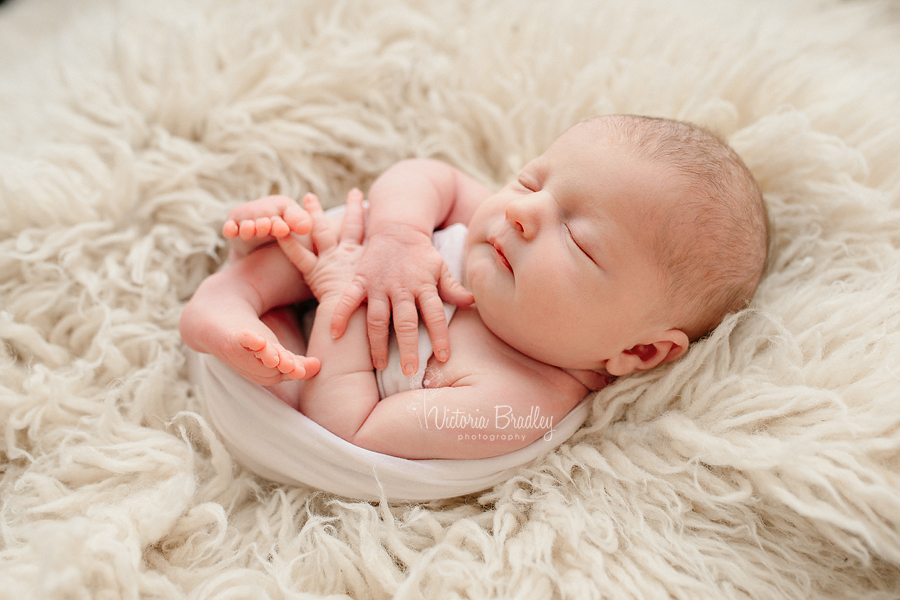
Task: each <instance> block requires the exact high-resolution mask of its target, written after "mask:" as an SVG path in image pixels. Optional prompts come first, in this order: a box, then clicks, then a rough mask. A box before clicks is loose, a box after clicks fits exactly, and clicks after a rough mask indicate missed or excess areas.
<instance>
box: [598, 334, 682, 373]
mask: <svg viewBox="0 0 900 600" xmlns="http://www.w3.org/2000/svg"><path fill="white" fill-rule="evenodd" d="M652 339H653V340H654V341H649V340H648V343H645V344H637V345H635V346H633V347H632V348H628V349H626V350H622V351H621V352H619V353H618V354H617V355H615V356H614V357H612V358H611V359H609V360H608V361H607V362H606V370H607V371H609V374H610V375H615V376H617V377H618V376H621V375H628V374H629V373H634V372H635V371H646V370H647V369H652V368H653V367H656V366H658V365H662V364H665V363H667V362H672V361H673V360H675V359H676V358H679V357H680V356H681V355H682V354H684V353H685V352H686V351H687V349H688V344H690V340H689V339H688V336H687V334H685V333H684V332H683V331H681V330H680V329H669V330H668V331H664V332H661V333H657V334H656V335H654V336H652Z"/></svg>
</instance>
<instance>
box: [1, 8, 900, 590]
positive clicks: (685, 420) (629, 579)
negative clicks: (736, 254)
mask: <svg viewBox="0 0 900 600" xmlns="http://www.w3.org/2000/svg"><path fill="white" fill-rule="evenodd" d="M676 7H677V8H676ZM614 112H627V113H642V114H650V115H660V116H666V117H675V118H681V119H688V120H692V121H695V122H698V123H701V124H703V125H706V126H708V127H711V128H714V129H716V130H718V131H719V132H720V133H721V134H722V135H724V136H725V137H727V138H728V139H729V140H730V141H731V143H732V144H733V145H734V146H735V148H737V150H738V151H739V152H740V153H741V154H742V155H743V156H744V158H745V160H746V161H747V163H748V165H749V166H750V167H751V169H752V170H753V172H754V173H755V175H756V176H757V177H758V179H759V181H760V184H761V186H762V189H763V191H764V193H765V196H766V199H767V200H768V203H769V206H770V209H771V213H772V218H773V220H774V222H775V234H774V240H773V256H772V264H771V270H770V273H769V275H768V277H767V278H766V280H765V281H764V283H763V285H762V287H761V289H760V291H759V294H758V297H757V301H756V302H755V305H754V306H753V307H752V309H751V310H748V311H747V312H746V313H744V314H741V315H739V316H737V317H735V318H732V319H729V320H728V321H727V322H726V323H725V324H724V325H723V326H722V327H721V328H720V329H718V330H717V331H716V333H715V334H714V335H713V336H712V337H711V338H709V339H707V340H705V341H703V342H701V343H698V344H697V345H696V346H695V347H694V348H693V349H692V350H691V352H690V353H689V355H688V356H687V357H686V358H685V359H683V360H681V361H679V362H677V363H676V364H674V365H672V366H670V367H667V368H665V369H662V370H659V371H656V372H653V373H650V374H646V375H643V376H639V377H631V378H627V379H624V380H622V381H620V382H618V383H616V384H615V385H613V386H611V387H609V388H607V389H606V390H604V391H603V392H602V393H600V394H599V395H598V396H597V397H596V399H595V400H594V403H593V412H592V415H591V417H590V419H589V421H588V424H587V426H586V427H585V428H583V429H582V430H581V431H580V432H579V433H577V434H576V435H575V437H574V438H572V439H571V440H570V442H569V443H568V444H566V445H564V446H562V447H561V448H560V449H559V450H558V451H557V452H555V453H553V454H551V455H549V456H547V457H546V458H545V459H543V460H539V461H538V462H536V463H534V464H531V465H528V466H527V467H525V468H522V469H521V471H520V473H519V475H518V476H516V477H515V478H513V479H512V480H510V481H508V482H506V483H504V484H501V485H498V486H497V487H496V488H494V489H493V490H489V491H487V492H485V493H483V494H479V495H473V496H470V497H466V498H461V499H452V500H448V501H444V502H435V503H432V504H426V505H419V506H408V505H388V504H368V503H360V502H349V501H343V500H341V499H340V498H335V497H331V496H328V495H326V494H323V493H316V492H313V491H310V490H307V489H298V488H286V487H278V486H275V485H273V484H270V483H267V482H266V481H263V480H260V479H256V478H254V477H252V476H250V475H248V473H247V472H245V471H244V470H243V469H242V468H241V467H240V466H239V465H237V464H236V463H235V462H234V461H233V460H232V459H231V457H230V456H229V455H228V453H227V452H226V450H225V449H224V448H223V446H222V445H221V443H220V442H219V441H218V440H217V438H216V434H215V432H214V431H213V430H212V429H211V428H210V425H209V423H208V421H207V419H206V418H205V417H204V409H203V407H202V406H201V405H200V404H199V402H198V401H197V399H196V397H195V396H194V394H193V392H192V387H191V384H190V383H189V382H188V381H187V378H186V370H185V364H184V356H183V346H182V344H181V341H180V338H179V336H178V332H177V323H178V318H179V314H180V310H181V307H182V306H183V304H184V302H185V301H186V300H187V299H188V298H189V297H190V295H191V293H192V292H193V290H194V289H195V288H196V286H197V285H198V283H199V282H200V281H201V280H202V279H203V278H204V277H205V276H206V275H208V274H209V273H210V272H212V271H213V270H214V269H216V267H217V266H218V265H219V264H220V262H221V260H222V258H223V256H224V252H225V246H224V244H223V240H222V238H221V236H220V235H219V230H220V227H221V223H222V220H223V218H224V216H225V214H226V213H227V211H228V209H229V208H230V207H232V206H234V205H235V204H237V203H239V202H242V201H245V200H248V199H252V198H255V197H258V196H261V195H264V194H266V193H267V192H268V191H269V190H270V188H271V187H272V186H273V184H277V185H278V186H279V187H280V189H281V191H282V192H284V193H287V194H290V195H292V196H300V195H301V194H303V193H304V192H306V191H308V190H312V191H314V192H316V193H318V194H320V195H321V197H322V198H323V199H324V200H325V201H326V202H327V203H329V204H335V203H337V202H339V201H340V200H341V199H342V198H343V195H344V194H345V192H346V191H347V189H348V188H349V187H350V186H354V185H356V186H362V187H365V186H367V185H368V184H369V183H371V181H372V180H373V178H374V177H375V176H376V175H377V174H378V173H380V172H381V171H382V170H383V169H385V168H386V167H387V166H388V165H390V164H392V163H393V162H394V161H396V160H398V159H401V158H405V157H409V156H435V157H439V158H442V159H445V160H448V161H450V162H452V163H453V164H455V165H457V166H459V167H461V168H463V169H464V170H466V171H468V172H470V173H472V174H474V175H475V176H477V177H479V178H481V179H482V180H484V181H485V182H488V183H490V184H492V185H499V184H500V183H502V182H504V180H506V179H507V178H508V177H510V175H511V174H512V173H513V172H515V170H516V169H517V168H518V167H519V166H521V165H522V164H523V163H524V162H525V161H527V160H528V159H530V158H531V157H533V156H534V155H536V154H537V153H539V152H540V151H542V150H543V149H544V148H545V146H547V144H548V143H549V142H550V141H552V140H553V139H554V138H555V137H556V136H557V134H559V133H560V132H561V131H563V130H564V129H565V128H566V127H568V126H569V125H571V124H573V123H575V122H576V121H578V120H580V119H583V118H585V117H588V116H592V115H597V114H605V113H614ZM0 338H2V344H0V422H2V429H0V464H2V467H0V475H2V478H0V500H2V504H0V540H2V541H0V544H2V546H0V597H2V598H10V599H16V600H19V599H27V598H34V599H58V598H60V599H61V598H109V599H113V598H160V599H170V598H192V599H201V598H273V599H275V598H319V597H331V598H338V597H340V598H343V597H348V598H360V599H362V598H388V597H392V596H393V597H397V598H410V599H411V598H473V599H486V598H521V599H526V598H534V599H545V598H579V599H580V598H669V597H672V598H681V599H695V598H710V599H722V598H762V599H767V598H774V599H779V598H885V599H886V598H897V597H898V596H900V8H898V6H897V5H896V3H884V4H881V3H878V2H871V1H861V0H857V1H847V2H836V1H821V2H800V1H797V2H784V1H782V0H777V1H772V2H768V1H752V2H748V1H738V0H729V1H723V2H712V1H703V0H691V1H681V2H678V3H674V2H665V1H662V0H660V1H656V2H654V1H650V0H640V1H635V2H627V3H626V2H613V1H605V2H596V1H589V0H581V1H577V0H572V1H562V0H554V1H553V2H549V1H548V2H545V1H541V0H497V1H490V2H488V1H481V2H469V1H463V0H441V1H440V2H437V1H435V2H424V1H415V0H395V1H363V0H347V1H342V2H317V1H312V0H307V1H300V0H297V1H288V0H284V1H278V0H265V1H259V0H253V1H251V0H221V1H206V2H202V1H198V2H191V3H187V2H184V3H182V2H173V1H154V2H144V1H141V0H82V1H80V2H64V1H62V0H59V1H54V0H11V1H8V2H6V3H4V4H3V5H2V6H0Z"/></svg>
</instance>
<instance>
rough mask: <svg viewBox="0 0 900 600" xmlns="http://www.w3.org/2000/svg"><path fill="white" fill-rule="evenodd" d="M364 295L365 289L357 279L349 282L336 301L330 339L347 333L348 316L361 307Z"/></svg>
mask: <svg viewBox="0 0 900 600" xmlns="http://www.w3.org/2000/svg"><path fill="white" fill-rule="evenodd" d="M366 295H367V294H366V288H365V286H364V285H363V283H362V282H361V281H360V280H359V279H354V280H353V281H351V282H350V285H349V286H347V289H346V290H344V294H343V295H342V296H341V299H340V300H338V303H337V306H336V307H335V309H334V316H332V318H331V337H332V338H333V339H338V338H339V337H341V336H342V335H344V332H345V331H347V323H349V322H350V315H352V314H353V313H355V312H356V309H358V308H359V307H360V305H362V303H363V300H365V299H366Z"/></svg>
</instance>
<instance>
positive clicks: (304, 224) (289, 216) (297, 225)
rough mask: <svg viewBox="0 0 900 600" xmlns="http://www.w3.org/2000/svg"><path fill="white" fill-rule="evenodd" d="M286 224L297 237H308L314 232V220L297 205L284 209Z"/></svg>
mask: <svg viewBox="0 0 900 600" xmlns="http://www.w3.org/2000/svg"><path fill="white" fill-rule="evenodd" d="M283 218H284V222H285V223H286V224H287V226H288V227H289V228H290V230H291V231H293V232H294V233H296V234H297V235H306V234H307V233H309V232H310V231H312V218H311V217H310V216H309V213H308V212H306V211H305V210H303V208H301V206H300V205H299V204H297V203H294V204H291V205H290V206H288V207H287V208H286V209H284V216H283Z"/></svg>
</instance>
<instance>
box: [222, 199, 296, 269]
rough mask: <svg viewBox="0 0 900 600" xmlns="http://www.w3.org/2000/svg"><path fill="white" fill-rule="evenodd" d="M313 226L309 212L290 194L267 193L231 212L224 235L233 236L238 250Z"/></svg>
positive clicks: (245, 252) (229, 237)
mask: <svg viewBox="0 0 900 600" xmlns="http://www.w3.org/2000/svg"><path fill="white" fill-rule="evenodd" d="M311 228H312V220H311V219H310V217H309V214H307V212H306V211H305V210H303V209H302V208H300V205H299V204H297V203H296V202H295V201H294V200H292V199H291V198H288V197H287V196H266V197H265V198H259V199H258V200H253V201H252V202H245V203H244V204H241V205H240V206H237V207H235V208H234V209H232V210H231V212H229V213H228V220H226V221H225V224H224V225H223V226H222V235H224V236H225V237H226V238H228V239H231V240H233V244H236V245H240V246H241V247H240V248H236V251H237V252H238V253H239V254H244V255H246V254H248V253H249V252H250V251H251V250H253V249H254V248H256V247H258V246H260V245H262V244H264V243H267V242H271V241H272V240H273V239H278V238H282V237H284V236H286V235H288V234H289V233H296V234H297V235H304V234H307V233H309V231H310V229H311Z"/></svg>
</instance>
